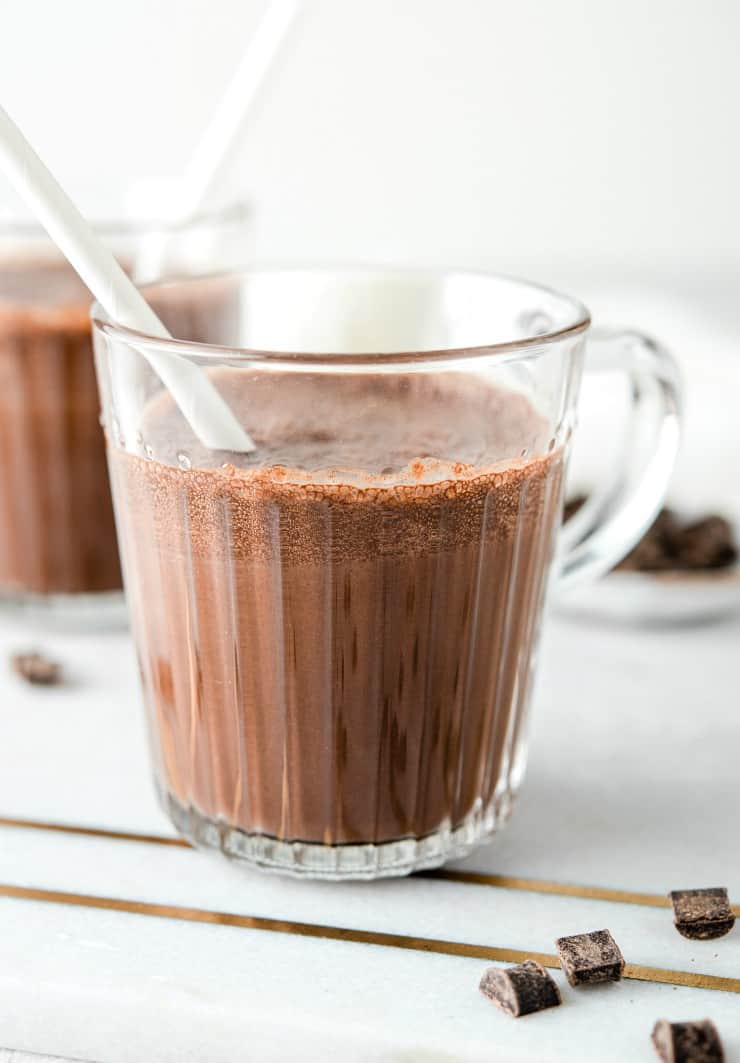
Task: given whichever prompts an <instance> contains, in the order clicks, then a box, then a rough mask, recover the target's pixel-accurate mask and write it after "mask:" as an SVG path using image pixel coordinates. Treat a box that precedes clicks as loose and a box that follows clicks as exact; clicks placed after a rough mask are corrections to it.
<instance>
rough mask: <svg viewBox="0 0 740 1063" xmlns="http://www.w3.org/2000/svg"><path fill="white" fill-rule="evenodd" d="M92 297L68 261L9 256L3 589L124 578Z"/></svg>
mask: <svg viewBox="0 0 740 1063" xmlns="http://www.w3.org/2000/svg"><path fill="white" fill-rule="evenodd" d="M89 301H90V296H89V294H88V292H87V290H86V288H85V287H84V286H83V284H82V283H81V282H80V281H79V280H78V278H77V275H76V274H75V273H74V272H73V271H72V269H71V268H70V267H68V266H65V265H62V264H59V263H57V262H55V261H51V260H46V259H39V260H28V261H25V262H22V263H21V264H19V263H17V262H16V263H9V262H2V263H0V592H5V593H11V594H28V593H31V594H41V595H47V594H60V593H78V592H92V591H111V590H117V589H120V587H121V573H120V568H119V562H118V549H117V546H116V534H115V527H114V522H113V507H112V505H111V500H110V490H109V486H108V473H107V469H106V463H105V448H104V444H103V436H102V431H101V428H100V424H99V400H98V392H97V385H96V381H95V370H94V364H93V354H92V344H91V336H90V321H89V317H88V311H87V307H88V304H89Z"/></svg>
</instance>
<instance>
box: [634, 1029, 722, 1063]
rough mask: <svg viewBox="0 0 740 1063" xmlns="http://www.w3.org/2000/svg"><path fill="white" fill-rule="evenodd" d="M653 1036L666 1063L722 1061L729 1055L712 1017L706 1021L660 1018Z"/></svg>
mask: <svg viewBox="0 0 740 1063" xmlns="http://www.w3.org/2000/svg"><path fill="white" fill-rule="evenodd" d="M652 1038H653V1044H654V1045H655V1051H656V1052H657V1053H658V1055H659V1056H660V1058H661V1059H662V1060H663V1063H722V1060H724V1058H725V1054H724V1052H723V1051H722V1042H721V1041H720V1039H719V1034H718V1033H717V1027H716V1026H715V1025H714V1023H713V1022H711V1021H710V1020H709V1019H704V1020H703V1021H702V1022H668V1020H667V1019H660V1021H659V1022H656V1024H655V1026H654V1027H653V1033H652Z"/></svg>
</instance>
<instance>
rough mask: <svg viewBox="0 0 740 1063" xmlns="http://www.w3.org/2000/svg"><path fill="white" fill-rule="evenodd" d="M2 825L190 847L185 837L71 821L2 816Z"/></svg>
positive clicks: (123, 840)
mask: <svg viewBox="0 0 740 1063" xmlns="http://www.w3.org/2000/svg"><path fill="white" fill-rule="evenodd" d="M0 827H21V828H22V829H23V830H45V831H53V832H54V833H56V834H79V835H81V836H82V837H85V838H106V839H107V840H108V841H117V842H145V843H146V844H148V845H174V846H176V847H177V848H179V849H190V848H191V845H190V843H189V842H186V841H185V839H184V838H168V837H167V835H166V834H135V833H133V832H131V831H124V830H104V829H103V828H102V827H78V826H75V825H74V824H70V823H42V822H41V821H40V820H37V819H11V818H9V817H7V816H0Z"/></svg>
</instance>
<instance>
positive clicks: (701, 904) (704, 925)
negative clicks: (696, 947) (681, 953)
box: [671, 888, 735, 940]
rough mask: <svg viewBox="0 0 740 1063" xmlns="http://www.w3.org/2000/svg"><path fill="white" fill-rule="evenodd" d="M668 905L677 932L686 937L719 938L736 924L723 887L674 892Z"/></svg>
mask: <svg viewBox="0 0 740 1063" xmlns="http://www.w3.org/2000/svg"><path fill="white" fill-rule="evenodd" d="M671 903H672V904H673V922H674V923H675V924H676V930H677V931H678V932H679V934H683V936H684V937H685V938H699V939H702V940H707V939H711V938H721V937H724V936H725V934H729V932H730V931H731V930H732V928H733V926H734V925H735V913H734V912H733V910H732V908H731V907H730V902H729V899H728V897H727V890H726V889H724V888H716V889H703V890H674V891H673V892H672V893H671Z"/></svg>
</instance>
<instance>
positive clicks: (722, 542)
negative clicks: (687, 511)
mask: <svg viewBox="0 0 740 1063" xmlns="http://www.w3.org/2000/svg"><path fill="white" fill-rule="evenodd" d="M674 549H675V551H676V557H677V559H678V561H679V562H680V563H681V567H682V568H687V569H694V568H727V566H728V565H733V564H734V563H735V562H736V561H737V547H736V546H735V542H734V539H733V536H732V528H731V527H730V524H729V522H728V521H726V520H725V518H724V517H719V516H716V515H714V516H710V517H704V518H703V519H702V520H697V521H694V523H693V524H688V525H686V527H685V528H682V529H681V530H680V532H679V534H678V535H677V536H676V539H675V542H674Z"/></svg>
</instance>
